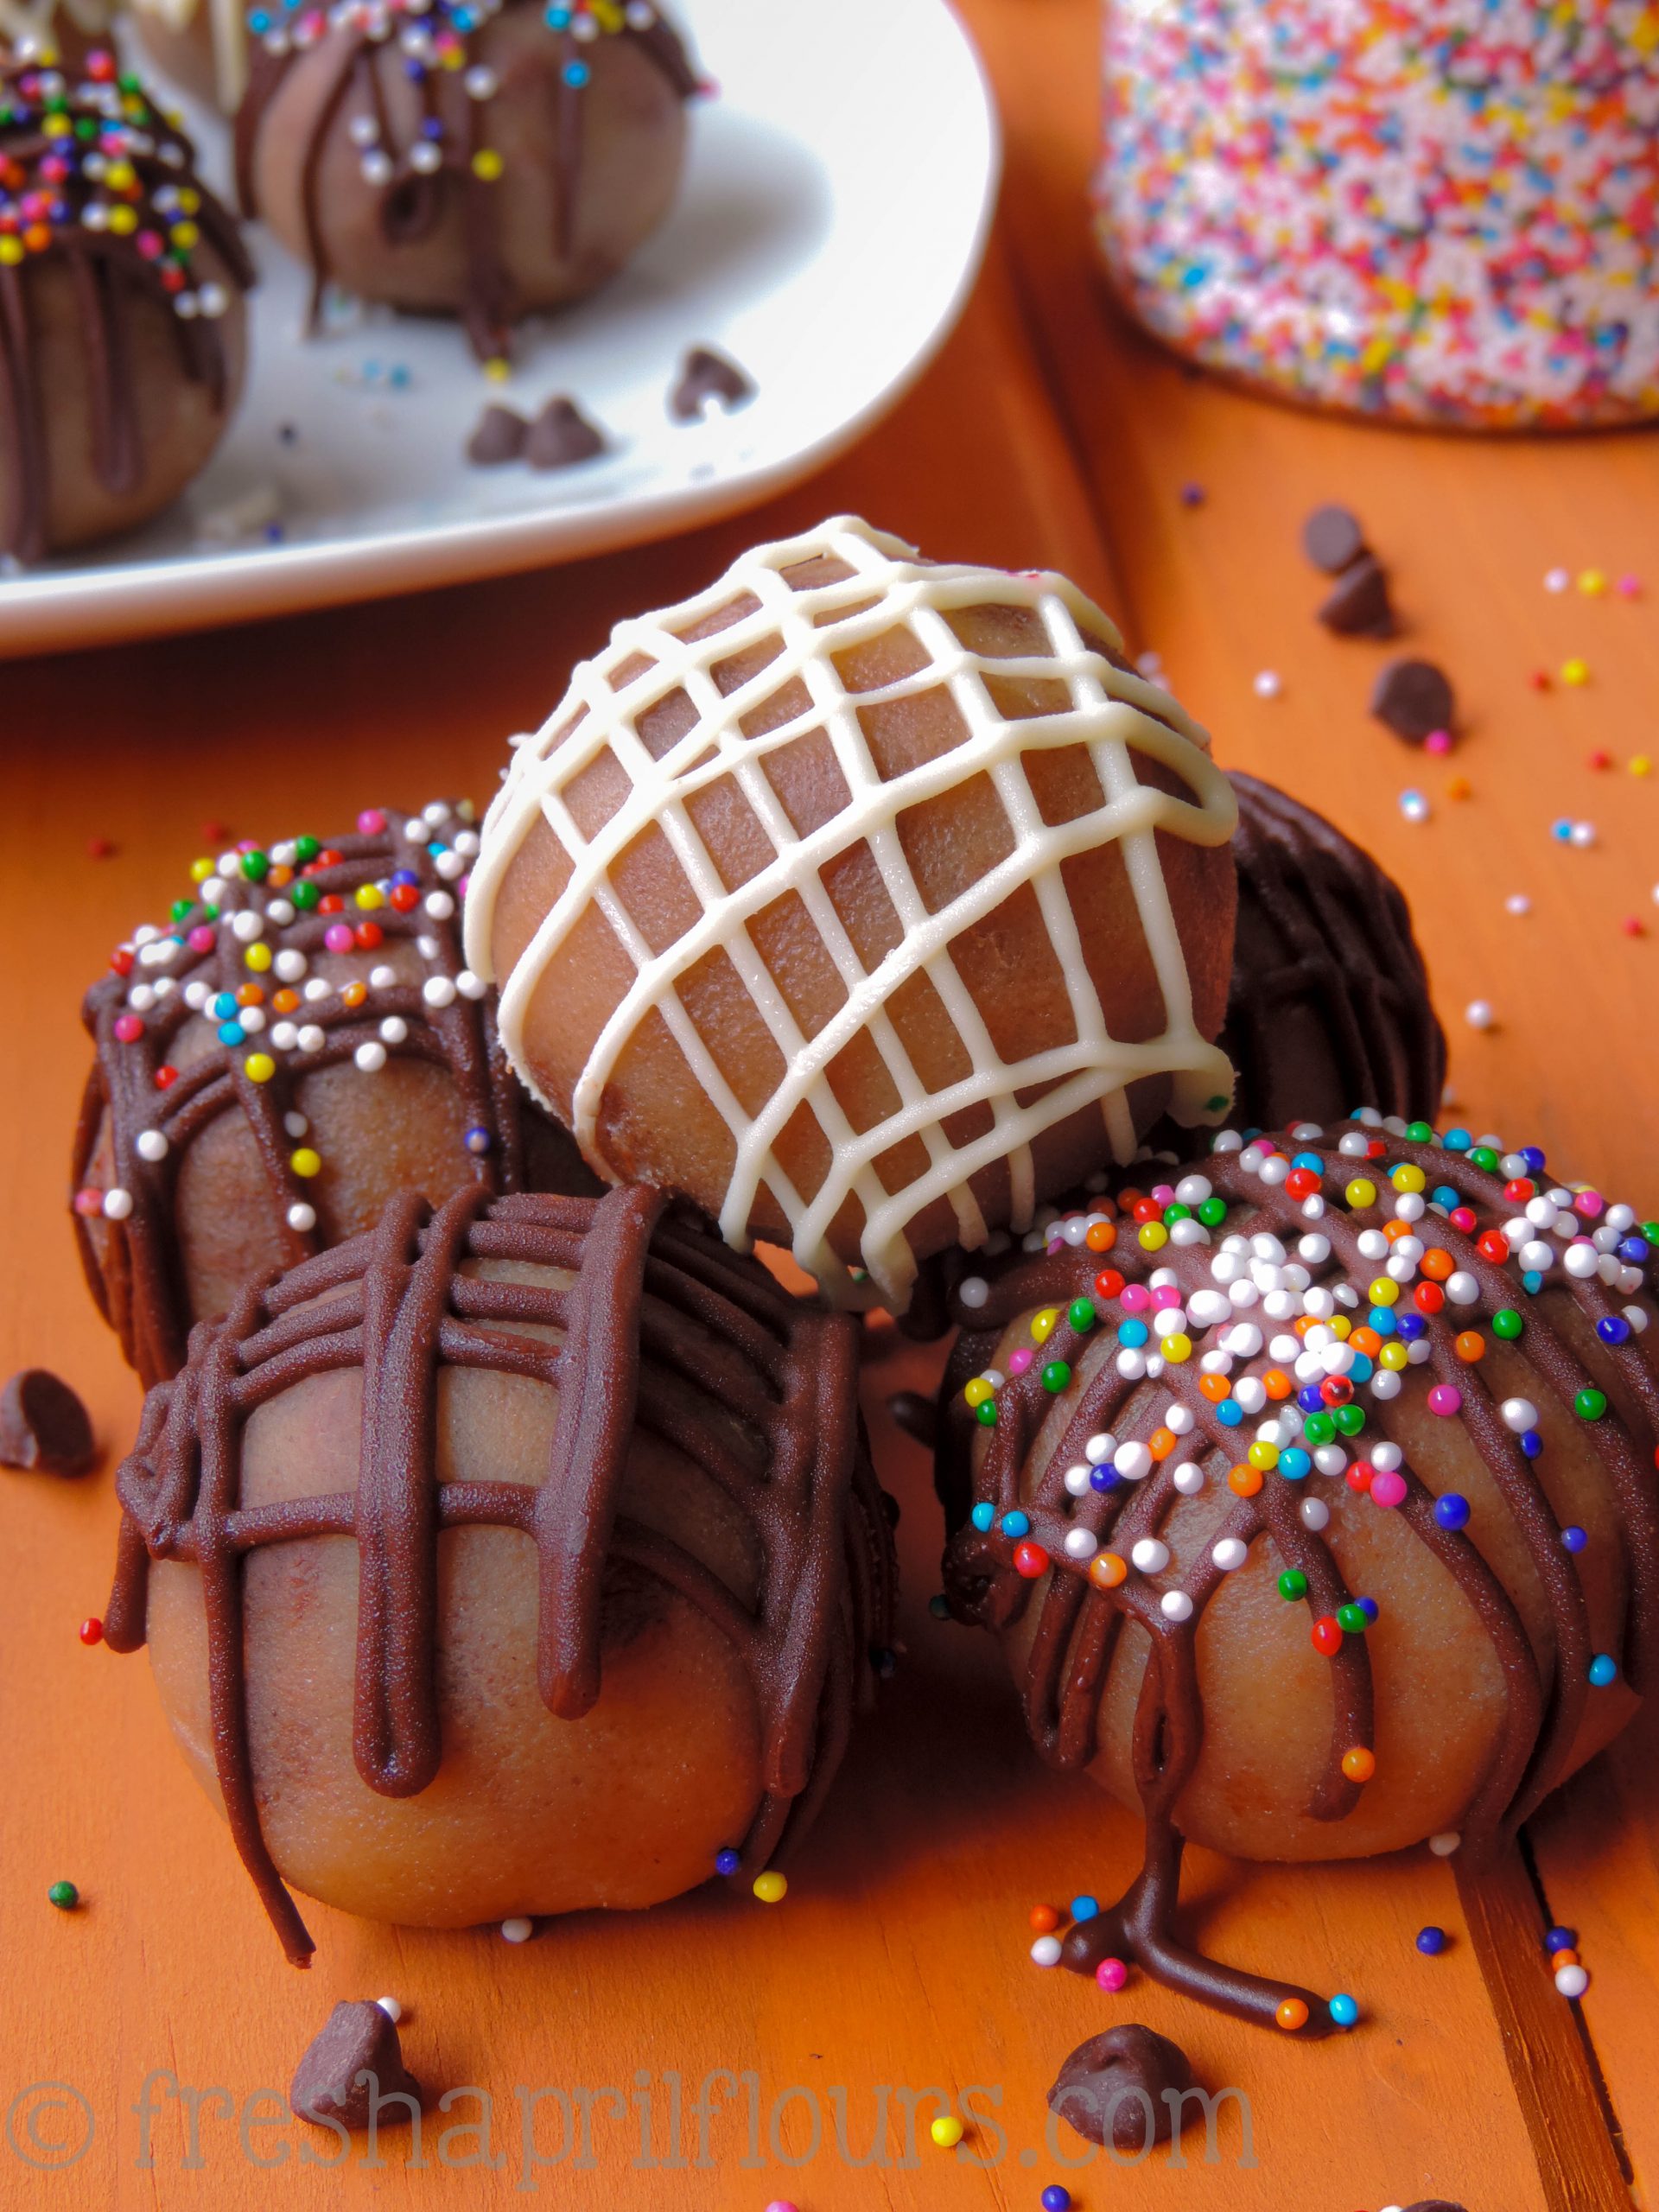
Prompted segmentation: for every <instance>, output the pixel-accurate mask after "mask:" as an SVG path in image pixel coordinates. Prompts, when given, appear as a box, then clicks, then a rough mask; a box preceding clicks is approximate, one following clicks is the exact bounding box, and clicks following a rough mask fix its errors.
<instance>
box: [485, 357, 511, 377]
mask: <svg viewBox="0 0 1659 2212" xmlns="http://www.w3.org/2000/svg"><path fill="white" fill-rule="evenodd" d="M484 373H485V375H486V377H487V378H489V380H490V382H491V383H492V384H505V382H506V380H507V378H509V377H510V376H511V375H512V362H511V361H504V360H503V359H501V356H500V355H499V353H498V354H497V355H496V356H495V358H494V359H493V360H489V361H486V362H485V364H484Z"/></svg>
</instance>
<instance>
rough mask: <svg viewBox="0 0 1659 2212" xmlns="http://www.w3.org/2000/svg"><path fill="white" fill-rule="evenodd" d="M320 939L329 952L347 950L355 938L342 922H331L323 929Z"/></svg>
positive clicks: (350, 947)
mask: <svg viewBox="0 0 1659 2212" xmlns="http://www.w3.org/2000/svg"><path fill="white" fill-rule="evenodd" d="M322 941H323V943H324V944H326V945H327V948H328V950H329V951H330V952H349V951H350V950H351V949H352V947H353V944H355V942H356V939H355V938H353V935H352V932H351V931H350V930H349V929H348V928H347V926H346V924H345V923H344V922H331V923H330V924H329V925H328V927H327V929H326V930H325V931H323V936H322Z"/></svg>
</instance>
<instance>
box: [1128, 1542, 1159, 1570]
mask: <svg viewBox="0 0 1659 2212" xmlns="http://www.w3.org/2000/svg"><path fill="white" fill-rule="evenodd" d="M1129 1557H1130V1559H1131V1560H1133V1561H1134V1563H1135V1566H1136V1567H1139V1568H1140V1570H1141V1573H1142V1574H1161V1573H1163V1571H1164V1569H1165V1568H1166V1567H1167V1566H1168V1565H1169V1546H1168V1545H1167V1544H1166V1543H1164V1542H1163V1541H1161V1540H1160V1538H1159V1537H1157V1536H1142V1537H1141V1540H1140V1541H1139V1542H1138V1543H1137V1544H1136V1545H1135V1549H1134V1550H1133V1551H1132V1552H1131V1553H1130V1554H1129Z"/></svg>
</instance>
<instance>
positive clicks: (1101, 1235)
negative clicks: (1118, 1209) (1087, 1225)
mask: <svg viewBox="0 0 1659 2212" xmlns="http://www.w3.org/2000/svg"><path fill="white" fill-rule="evenodd" d="M1083 1241H1084V1243H1085V1244H1086V1245H1087V1246H1088V1247H1089V1249H1090V1251H1091V1252H1109V1251H1110V1250H1111V1249H1112V1247H1113V1245H1114V1244H1116V1242H1117V1226H1116V1223H1114V1222H1109V1221H1097V1222H1096V1223H1095V1224H1094V1226H1093V1227H1092V1228H1091V1229H1090V1231H1089V1234H1088V1235H1087V1236H1085V1237H1084V1240H1083Z"/></svg>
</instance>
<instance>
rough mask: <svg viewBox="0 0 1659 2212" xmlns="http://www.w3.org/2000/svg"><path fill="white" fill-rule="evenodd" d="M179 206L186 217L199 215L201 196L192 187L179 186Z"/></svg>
mask: <svg viewBox="0 0 1659 2212" xmlns="http://www.w3.org/2000/svg"><path fill="white" fill-rule="evenodd" d="M179 206H180V207H181V208H182V209H183V211H184V213H186V214H187V215H196V214H200V212H201V194H200V193H199V192H198V191H197V190H196V188H195V187H194V185H191V184H181V186H180V187H179Z"/></svg>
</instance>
